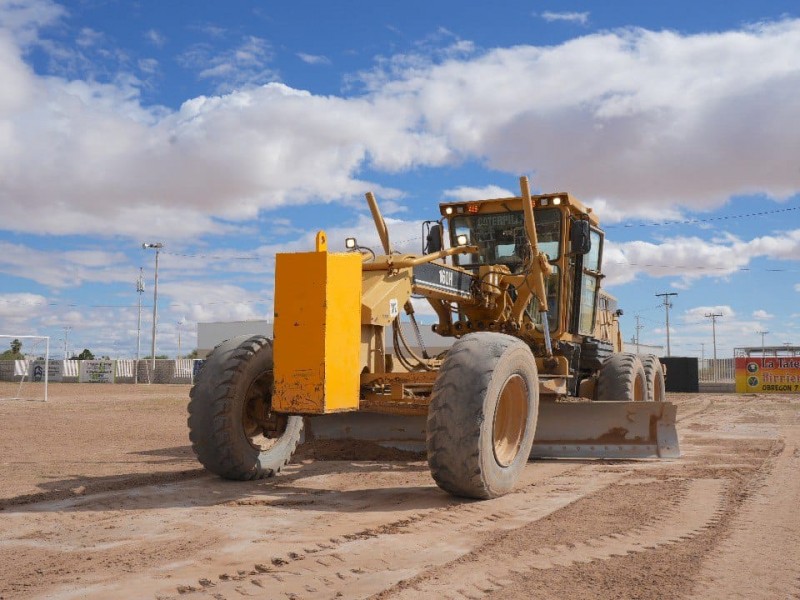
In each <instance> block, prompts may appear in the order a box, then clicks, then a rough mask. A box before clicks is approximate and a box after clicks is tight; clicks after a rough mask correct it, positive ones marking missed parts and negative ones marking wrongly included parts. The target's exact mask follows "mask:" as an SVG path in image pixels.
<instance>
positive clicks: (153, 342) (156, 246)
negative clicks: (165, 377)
mask: <svg viewBox="0 0 800 600" xmlns="http://www.w3.org/2000/svg"><path fill="white" fill-rule="evenodd" d="M163 247H164V244H162V243H161V242H157V243H155V244H147V243H144V244H142V248H144V249H147V248H151V249H153V250H155V251H156V270H155V275H154V276H153V338H152V340H151V342H150V358H151V361H152V366H153V374H152V376H151V381H152V380H153V379H155V376H156V323H158V253H159V252H160V251H161V249H162V248H163Z"/></svg>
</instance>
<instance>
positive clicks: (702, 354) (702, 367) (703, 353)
mask: <svg viewBox="0 0 800 600" xmlns="http://www.w3.org/2000/svg"><path fill="white" fill-rule="evenodd" d="M705 362H706V343H705V342H700V379H703V377H704V375H703V373H704V371H705Z"/></svg>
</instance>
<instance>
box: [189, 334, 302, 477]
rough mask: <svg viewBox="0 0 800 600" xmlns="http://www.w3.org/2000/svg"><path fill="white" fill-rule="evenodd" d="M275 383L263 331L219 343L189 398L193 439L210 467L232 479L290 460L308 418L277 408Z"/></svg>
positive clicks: (266, 472)
mask: <svg viewBox="0 0 800 600" xmlns="http://www.w3.org/2000/svg"><path fill="white" fill-rule="evenodd" d="M272 383H273V360H272V342H271V341H270V340H269V339H267V338H266V337H264V336H263V335H251V336H248V335H244V336H239V337H235V338H233V339H230V340H228V341H226V342H223V343H222V344H220V345H219V346H217V347H216V348H214V350H213V351H212V353H211V354H210V355H209V357H208V359H207V360H206V363H205V364H204V365H203V368H202V369H201V370H200V372H199V373H198V375H197V378H196V380H195V384H194V387H193V388H192V391H191V392H190V398H191V399H190V401H189V419H188V425H189V439H190V440H191V442H192V450H194V453H195V454H196V455H197V458H198V459H199V461H200V463H201V464H202V465H203V466H204V467H205V468H206V469H208V470H209V471H211V472H212V473H216V474H217V475H219V476H221V477H224V478H226V479H237V480H249V479H262V478H264V477H271V476H272V475H274V474H275V473H277V472H279V471H280V470H281V468H282V467H283V466H284V465H285V464H286V463H287V462H289V459H290V458H291V457H292V454H293V453H294V450H295V448H296V447H297V444H298V442H299V441H300V435H301V432H302V429H303V419H302V417H298V416H286V415H281V414H278V413H273V412H272V410H271V400H272Z"/></svg>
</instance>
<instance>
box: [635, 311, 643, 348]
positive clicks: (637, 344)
mask: <svg viewBox="0 0 800 600" xmlns="http://www.w3.org/2000/svg"><path fill="white" fill-rule="evenodd" d="M642 329H644V325H640V324H639V315H638V314H637V315H636V354H639V332H640V331H641V330H642Z"/></svg>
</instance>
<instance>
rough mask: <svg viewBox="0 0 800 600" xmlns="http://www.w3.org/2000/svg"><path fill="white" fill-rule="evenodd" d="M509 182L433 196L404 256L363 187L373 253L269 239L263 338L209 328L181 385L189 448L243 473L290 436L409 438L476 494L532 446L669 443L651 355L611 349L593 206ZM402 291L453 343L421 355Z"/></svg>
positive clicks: (610, 317) (274, 456)
mask: <svg viewBox="0 0 800 600" xmlns="http://www.w3.org/2000/svg"><path fill="white" fill-rule="evenodd" d="M520 190H521V195H520V196H518V197H510V198H496V199H488V200H477V201H472V202H453V203H444V204H441V205H440V211H441V219H439V220H436V221H427V222H425V223H424V224H423V241H424V248H423V251H422V253H420V254H400V253H397V252H395V251H394V250H393V248H392V244H391V240H390V237H389V231H388V228H387V226H386V223H385V221H384V219H383V217H382V216H381V213H380V210H379V208H378V204H377V202H376V200H375V198H374V196H373V195H372V194H371V193H368V194H367V201H368V203H369V207H370V210H371V212H372V216H373V218H374V221H375V225H376V227H377V230H378V235H379V238H380V241H381V245H382V253H379V252H375V251H373V250H371V249H368V248H362V247H360V246H359V245H358V243H357V241H356V240H355V239H353V238H349V239H348V240H347V242H346V246H347V251H346V252H342V253H332V252H329V251H328V247H327V238H326V235H325V233H324V232H319V233H318V234H317V238H316V249H315V251H313V252H300V253H279V254H278V255H277V257H276V270H275V315H274V317H275V318H274V339H273V340H270V339H268V338H267V337H265V336H261V335H253V336H242V337H238V338H235V339H231V340H228V341H226V342H223V343H222V344H220V345H219V346H217V347H216V348H215V349H214V350H213V352H212V353H211V354H210V356H209V357H208V359H207V361H206V363H205V364H204V366H203V368H202V369H201V371H200V372H199V374H198V376H197V378H196V382H195V385H194V387H193V388H192V391H191V400H190V402H189V419H188V424H189V432H190V439H191V442H192V448H193V449H194V452H195V453H196V455H197V457H198V458H199V460H200V462H201V463H202V464H203V465H204V466H205V467H206V468H207V469H209V470H210V471H212V472H214V473H216V474H218V475H220V476H222V477H225V478H229V479H257V478H262V477H268V476H271V475H274V474H275V473H277V472H278V471H280V469H281V468H282V467H283V466H284V465H285V464H286V463H287V462H288V461H289V459H290V458H291V455H292V453H293V452H294V450H295V448H296V446H297V444H298V442H299V441H300V439H301V437H302V436H303V435H305V436H306V438H307V439H347V438H353V439H362V440H370V441H374V442H378V443H381V444H385V445H391V446H396V447H400V448H413V447H415V446H417V447H418V446H420V445H422V444H424V447H425V448H426V449H427V456H428V463H429V465H430V469H431V474H432V476H433V479H434V480H435V481H436V483H437V484H438V485H439V486H440V487H441V488H442V489H444V490H446V491H448V492H450V493H452V494H455V495H458V496H463V497H469V498H493V497H497V496H500V495H503V494H505V493H507V492H509V491H510V490H512V489H513V488H514V486H515V483H516V482H517V480H518V478H519V476H520V473H521V471H522V469H523V468H524V467H525V465H526V463H527V462H528V459H529V458H532V457H533V458H538V457H542V458H559V457H568V458H592V457H597V458H654V457H660V458H674V457H677V456H679V455H680V452H679V448H678V439H677V433H676V429H675V416H676V407H675V405H673V404H670V403H668V402H665V401H664V369H663V366H662V364H661V363H660V362H659V361H658V359H657V358H656V357H655V356H652V355H650V356H642V357H640V356H637V355H636V354H632V353H627V352H622V341H621V337H620V333H619V315H620V314H621V311H619V310H618V309H617V307H616V301H615V300H614V298H612V297H611V296H609V295H608V294H606V293H604V292H602V291H601V289H600V282H601V279H602V277H603V275H602V270H601V265H602V257H603V239H604V236H603V232H602V230H601V229H600V228H599V222H598V219H597V217H596V216H595V214H594V213H593V212H592V210H591V209H590V208H587V207H585V206H584V205H583V204H582V203H581V202H579V201H578V200H577V199H575V198H573V197H572V196H571V195H569V194H566V193H555V194H544V195H535V196H531V194H530V190H529V186H528V180H527V178H525V177H523V178H521V179H520ZM412 299H424V300H425V301H427V302H428V303H429V304H430V306H431V307H432V309H433V311H434V312H435V314H436V316H437V323H436V324H434V325H433V326H432V331H433V334H436V336H437V337H439V336H441V338H440V339H447V340H448V341H452V344H451V345H449V347H447V348H445V349H444V350H443V351H441V352H439V353H438V354H435V353H434V354H435V355H431V353H429V352H428V348H427V345H426V343H425V341H424V336H423V335H422V334H421V332H420V329H419V326H418V323H417V320H416V317H415V313H414V307H413V303H412ZM403 315H405V317H403ZM403 318H404V319H405V321H406V322H405V323H401V319H403ZM387 333H390V335H391V337H390V340H389V341H391V345H390V344H389V343H388V341H387ZM428 337H430V336H428ZM409 338H413V339H411V341H409Z"/></svg>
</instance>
